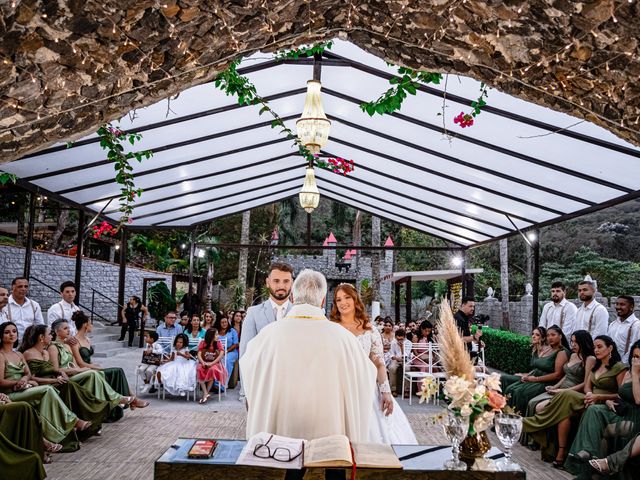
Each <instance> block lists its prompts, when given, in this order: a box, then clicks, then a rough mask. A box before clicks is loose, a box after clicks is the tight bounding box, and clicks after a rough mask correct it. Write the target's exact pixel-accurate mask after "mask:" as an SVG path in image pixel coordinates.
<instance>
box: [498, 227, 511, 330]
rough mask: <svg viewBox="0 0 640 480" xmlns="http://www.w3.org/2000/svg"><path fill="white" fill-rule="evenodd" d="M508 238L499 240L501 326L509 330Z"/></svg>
mask: <svg viewBox="0 0 640 480" xmlns="http://www.w3.org/2000/svg"><path fill="white" fill-rule="evenodd" d="M508 242H509V240H508V239H506V238H505V239H503V240H500V294H501V296H502V302H501V304H500V309H501V310H502V326H503V327H504V328H505V329H506V330H509V326H510V325H509V243H508Z"/></svg>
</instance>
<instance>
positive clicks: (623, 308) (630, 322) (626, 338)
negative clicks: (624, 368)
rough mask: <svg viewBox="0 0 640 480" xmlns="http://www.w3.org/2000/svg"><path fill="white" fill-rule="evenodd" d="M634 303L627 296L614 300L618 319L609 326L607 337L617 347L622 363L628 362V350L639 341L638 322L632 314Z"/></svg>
mask: <svg viewBox="0 0 640 480" xmlns="http://www.w3.org/2000/svg"><path fill="white" fill-rule="evenodd" d="M634 307H635V301H634V300H633V297H630V296H628V295H620V296H619V297H618V299H617V300H616V313H617V314H618V317H617V318H616V319H615V320H614V321H613V322H611V324H610V325H609V336H610V337H611V338H613V341H614V342H616V346H617V347H618V352H619V353H620V356H621V357H622V361H623V362H624V363H627V362H628V361H629V348H630V347H631V345H633V344H634V343H635V342H636V341H637V340H639V339H640V320H638V319H637V318H636V316H635V315H634V314H633V309H634Z"/></svg>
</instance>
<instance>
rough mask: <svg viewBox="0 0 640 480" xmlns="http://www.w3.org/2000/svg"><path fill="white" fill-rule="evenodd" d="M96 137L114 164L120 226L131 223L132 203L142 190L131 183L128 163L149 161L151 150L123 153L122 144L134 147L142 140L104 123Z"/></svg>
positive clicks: (130, 170) (130, 167)
mask: <svg viewBox="0 0 640 480" xmlns="http://www.w3.org/2000/svg"><path fill="white" fill-rule="evenodd" d="M97 133H98V137H99V138H100V147H102V149H103V150H106V151H107V158H108V159H109V160H111V161H112V162H113V163H114V166H115V170H116V176H115V180H116V182H117V183H118V184H120V198H119V201H120V208H119V210H120V212H121V213H122V215H121V217H120V226H122V225H123V224H124V223H131V222H132V221H133V218H132V217H131V215H132V214H133V203H134V201H135V198H136V197H140V195H142V189H141V188H136V186H135V183H134V181H133V179H134V175H133V166H132V165H131V163H130V162H129V161H130V160H131V159H134V158H135V159H136V160H137V161H138V162H141V161H142V160H143V158H146V159H149V158H151V157H152V156H153V152H152V151H151V150H144V151H140V152H125V148H124V145H123V144H124V143H126V142H129V143H130V144H131V145H135V143H136V142H139V141H140V140H141V139H142V135H141V134H139V133H127V132H124V131H122V130H120V129H119V128H117V127H114V126H112V125H111V124H110V123H105V124H104V125H102V126H101V127H100V128H99V129H98V132H97Z"/></svg>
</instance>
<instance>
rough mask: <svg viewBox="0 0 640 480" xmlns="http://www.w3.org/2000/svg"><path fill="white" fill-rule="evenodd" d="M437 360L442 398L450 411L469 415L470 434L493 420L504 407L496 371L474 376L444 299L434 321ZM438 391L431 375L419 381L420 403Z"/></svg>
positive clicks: (457, 414)
mask: <svg viewBox="0 0 640 480" xmlns="http://www.w3.org/2000/svg"><path fill="white" fill-rule="evenodd" d="M438 332H439V333H438V337H437V340H438V344H439V346H440V348H439V355H440V361H441V363H442V366H443V367H444V370H445V372H446V375H447V381H446V382H445V384H444V388H443V393H444V395H443V397H442V398H443V400H444V401H445V402H446V403H447V405H448V409H449V411H451V412H452V413H453V414H454V415H456V416H460V417H468V418H469V431H468V435H470V436H474V435H476V434H477V433H479V432H482V431H484V430H486V429H487V428H489V427H490V426H491V425H492V424H493V417H494V415H495V413H496V412H500V411H502V410H503V409H505V407H506V404H507V399H506V398H505V397H504V395H502V394H501V388H500V375H499V374H497V373H492V374H491V375H488V376H486V377H484V378H476V375H475V368H474V366H473V363H472V361H471V358H470V357H469V353H468V351H467V349H466V348H465V345H464V342H463V340H462V336H461V335H460V332H459V331H458V327H457V325H456V322H455V320H454V318H453V314H452V312H451V308H450V307H449V304H448V303H447V302H446V301H443V302H442V304H441V306H440V320H439V321H438ZM437 394H438V383H437V381H436V380H435V379H434V378H432V377H427V378H425V379H424V380H423V381H422V391H421V398H420V403H422V402H424V401H426V400H429V399H430V398H432V397H433V396H435V395H437Z"/></svg>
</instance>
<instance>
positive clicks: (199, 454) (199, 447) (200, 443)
mask: <svg viewBox="0 0 640 480" xmlns="http://www.w3.org/2000/svg"><path fill="white" fill-rule="evenodd" d="M216 445H217V442H216V441H215V440H210V439H197V440H196V441H195V442H194V444H193V446H192V447H191V448H190V449H189V453H187V457H188V458H211V456H212V455H213V452H214V450H215V449H216Z"/></svg>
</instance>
